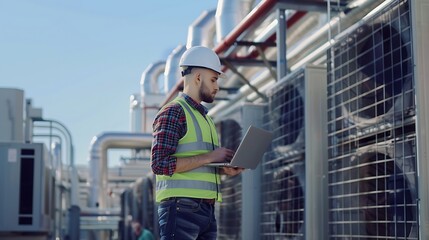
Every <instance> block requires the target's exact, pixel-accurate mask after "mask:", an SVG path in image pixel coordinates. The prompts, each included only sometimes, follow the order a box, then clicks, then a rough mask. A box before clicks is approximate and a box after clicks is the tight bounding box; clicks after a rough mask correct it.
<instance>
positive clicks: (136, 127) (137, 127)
mask: <svg viewBox="0 0 429 240" xmlns="http://www.w3.org/2000/svg"><path fill="white" fill-rule="evenodd" d="M142 110H143V106H142V99H141V95H140V94H138V93H135V94H132V95H131V96H130V131H131V132H143V120H142V117H143V115H142V114H143V113H142Z"/></svg>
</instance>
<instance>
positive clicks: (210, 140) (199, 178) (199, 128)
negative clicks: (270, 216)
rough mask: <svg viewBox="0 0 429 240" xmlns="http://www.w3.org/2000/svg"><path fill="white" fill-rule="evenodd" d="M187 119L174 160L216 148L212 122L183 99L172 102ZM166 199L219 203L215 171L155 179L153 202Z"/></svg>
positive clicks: (201, 168)
mask: <svg viewBox="0 0 429 240" xmlns="http://www.w3.org/2000/svg"><path fill="white" fill-rule="evenodd" d="M172 103H178V104H180V106H181V107H182V108H183V110H184V112H185V115H186V127H187V132H186V134H185V136H183V137H182V138H181V139H180V140H179V144H178V146H177V149H176V153H175V154H173V155H174V156H176V157H190V156H195V155H200V154H203V153H207V152H211V151H213V149H216V148H218V147H219V138H218V135H217V132H216V127H215V124H214V122H213V120H212V119H211V118H210V117H209V116H206V117H204V116H203V115H202V114H201V113H200V112H198V110H196V109H194V108H193V107H192V106H190V105H189V104H188V103H187V102H186V100H185V99H184V98H183V97H177V98H175V99H174V100H173V101H172ZM169 197H192V198H206V199H217V201H222V196H221V193H220V176H219V174H217V171H216V168H214V167H204V166H203V167H199V168H196V169H193V170H191V171H187V172H181V173H174V174H173V175H172V176H166V175H156V201H157V202H159V201H161V200H163V199H166V198H169Z"/></svg>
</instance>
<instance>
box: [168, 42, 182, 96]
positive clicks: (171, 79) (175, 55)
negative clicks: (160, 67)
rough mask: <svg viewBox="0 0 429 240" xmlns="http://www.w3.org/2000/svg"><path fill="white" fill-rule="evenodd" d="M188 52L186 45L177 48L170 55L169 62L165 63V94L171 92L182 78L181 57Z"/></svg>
mask: <svg viewBox="0 0 429 240" xmlns="http://www.w3.org/2000/svg"><path fill="white" fill-rule="evenodd" d="M185 51H186V47H185V46H184V45H179V46H177V47H176V48H175V49H174V50H173V51H172V52H171V53H170V55H168V58H167V62H166V63H165V72H164V92H165V93H168V92H170V91H171V90H172V89H173V88H174V86H176V84H177V82H178V81H179V80H180V78H181V76H182V75H181V74H180V68H179V62H180V57H182V54H183V53H184V52H185Z"/></svg>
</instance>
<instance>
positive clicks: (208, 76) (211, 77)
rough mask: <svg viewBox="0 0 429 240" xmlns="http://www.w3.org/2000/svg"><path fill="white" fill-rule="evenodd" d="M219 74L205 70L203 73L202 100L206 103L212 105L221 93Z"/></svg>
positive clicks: (200, 93)
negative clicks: (218, 80)
mask: <svg viewBox="0 0 429 240" xmlns="http://www.w3.org/2000/svg"><path fill="white" fill-rule="evenodd" d="M218 77H219V74H218V73H217V72H215V71H212V70H209V69H204V71H201V86H200V92H199V95H200V99H201V101H203V102H206V103H212V102H213V101H214V98H215V96H216V93H217V92H218V91H219V86H218V84H217V79H218Z"/></svg>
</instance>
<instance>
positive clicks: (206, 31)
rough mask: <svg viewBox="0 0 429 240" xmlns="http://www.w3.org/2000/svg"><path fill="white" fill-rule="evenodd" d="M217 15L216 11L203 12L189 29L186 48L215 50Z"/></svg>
mask: <svg viewBox="0 0 429 240" xmlns="http://www.w3.org/2000/svg"><path fill="white" fill-rule="evenodd" d="M215 13H216V11H215V10H211V11H203V12H202V13H201V15H200V16H199V17H198V18H197V19H196V20H195V21H194V22H193V23H192V24H191V25H190V26H189V27H188V41H187V43H186V48H191V47H193V46H204V47H208V48H213V46H214V38H215V29H216V21H215Z"/></svg>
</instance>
